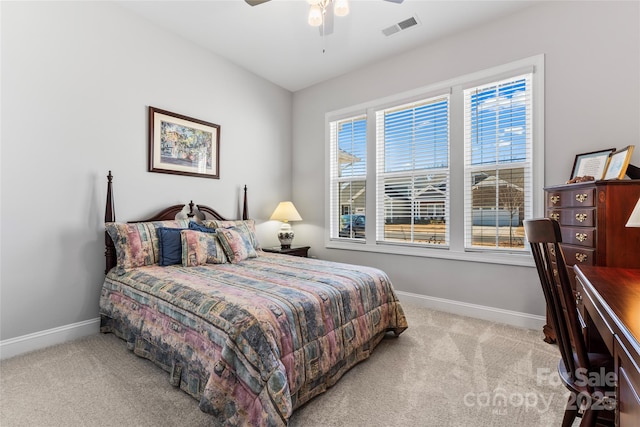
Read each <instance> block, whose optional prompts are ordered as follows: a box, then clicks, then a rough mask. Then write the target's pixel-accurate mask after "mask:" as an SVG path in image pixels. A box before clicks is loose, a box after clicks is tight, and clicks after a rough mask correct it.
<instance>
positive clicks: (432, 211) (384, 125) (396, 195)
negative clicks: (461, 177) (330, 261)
mask: <svg viewBox="0 0 640 427" xmlns="http://www.w3.org/2000/svg"><path fill="white" fill-rule="evenodd" d="M376 135H377V146H376V148H377V150H376V152H377V168H376V170H377V174H376V175H377V192H376V196H377V203H376V204H377V207H378V215H376V218H377V227H376V230H377V233H376V234H377V240H378V241H386V242H399V243H412V244H423V245H425V244H438V245H446V244H448V240H449V232H448V221H447V218H448V214H447V210H448V208H447V206H448V205H449V189H448V188H449V96H448V95H446V96H440V97H434V98H429V99H425V100H420V101H418V102H413V103H410V104H406V105H401V106H396V107H392V108H388V109H384V110H380V111H378V112H377V113H376Z"/></svg>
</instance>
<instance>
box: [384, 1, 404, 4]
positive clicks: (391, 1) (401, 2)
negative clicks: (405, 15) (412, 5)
mask: <svg viewBox="0 0 640 427" xmlns="http://www.w3.org/2000/svg"><path fill="white" fill-rule="evenodd" d="M385 1H390V2H391V3H398V4H400V3H402V2H403V1H404V0H385Z"/></svg>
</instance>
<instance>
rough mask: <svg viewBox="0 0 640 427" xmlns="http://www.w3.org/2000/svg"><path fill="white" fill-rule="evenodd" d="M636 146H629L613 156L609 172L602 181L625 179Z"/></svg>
mask: <svg viewBox="0 0 640 427" xmlns="http://www.w3.org/2000/svg"><path fill="white" fill-rule="evenodd" d="M634 147H635V145H628V146H626V147H625V148H623V149H621V150H618V151H616V152H614V153H612V154H611V156H610V157H609V163H608V164H607V170H606V172H605V173H604V177H603V178H602V179H623V178H624V176H625V174H626V173H627V167H628V166H629V161H630V160H631V154H633V148H634Z"/></svg>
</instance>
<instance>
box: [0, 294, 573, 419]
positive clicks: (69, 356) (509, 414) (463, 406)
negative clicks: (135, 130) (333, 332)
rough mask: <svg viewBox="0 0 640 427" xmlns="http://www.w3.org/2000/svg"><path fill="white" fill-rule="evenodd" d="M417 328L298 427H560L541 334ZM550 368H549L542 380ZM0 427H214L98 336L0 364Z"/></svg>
mask: <svg viewBox="0 0 640 427" xmlns="http://www.w3.org/2000/svg"><path fill="white" fill-rule="evenodd" d="M404 307H405V311H406V314H407V319H408V321H409V329H408V330H407V331H406V332H405V333H404V334H402V335H401V336H400V337H399V338H393V337H389V338H388V339H384V340H383V341H382V342H381V344H380V345H379V346H378V348H376V350H375V351H374V353H373V355H372V356H371V358H370V359H369V360H367V361H365V362H363V363H361V364H359V365H357V366H356V367H355V368H353V369H352V370H351V371H350V372H348V373H347V374H346V375H345V376H344V377H343V378H342V379H341V380H340V382H338V384H336V385H335V386H334V387H332V388H331V389H329V390H328V391H327V392H326V393H324V394H323V395H321V396H318V397H317V398H315V399H313V400H312V401H311V402H309V403H308V404H306V405H304V406H303V407H301V408H299V409H298V410H297V411H296V412H295V413H294V415H293V416H292V418H291V421H290V425H291V426H296V427H297V426H300V427H303V426H438V427H443V426H505V427H506V426H509V427H511V426H516V425H517V426H545V427H546V426H555V425H560V420H561V419H562V412H563V408H564V405H565V402H566V400H565V399H566V398H565V396H566V391H565V389H564V387H562V386H561V385H560V384H559V383H558V380H557V376H556V375H555V372H556V364H557V362H558V359H559V353H558V349H557V347H555V346H551V345H549V344H546V343H544V342H543V341H542V333H541V332H540V331H531V330H525V329H518V328H513V327H510V326H506V325H502V324H497V323H491V322H486V321H481V320H477V319H471V318H465V317H461V316H455V315H451V314H447V313H442V312H436V311H431V310H427V309H424V308H418V307H414V306H411V305H406V304H405V305H404ZM539 370H540V371H539ZM0 425H1V426H2V427H12V426H30V427H31V426H123V425H125V426H206V425H211V420H210V418H209V417H208V416H207V414H204V413H202V412H200V410H199V409H198V403H197V402H196V400H194V399H192V398H191V397H189V396H188V395H186V394H185V393H183V392H181V391H180V390H177V389H174V388H173V387H171V386H170V385H169V383H168V375H167V374H166V373H165V372H164V371H162V370H161V369H160V368H158V367H156V366H155V365H153V364H151V363H150V362H148V361H146V360H144V359H140V358H138V357H136V356H134V355H133V354H132V353H130V352H129V351H127V350H126V348H125V344H124V342H123V341H121V340H119V339H118V338H116V337H115V336H113V335H111V334H108V335H94V336H91V337H88V338H85V339H82V340H78V341H74V342H70V343H65V344H62V345H59V346H55V347H51V348H48V349H44V350H39V351H36V352H33V353H30V354H26V355H22V356H18V357H15V358H12V359H8V360H4V361H2V362H1V363H0Z"/></svg>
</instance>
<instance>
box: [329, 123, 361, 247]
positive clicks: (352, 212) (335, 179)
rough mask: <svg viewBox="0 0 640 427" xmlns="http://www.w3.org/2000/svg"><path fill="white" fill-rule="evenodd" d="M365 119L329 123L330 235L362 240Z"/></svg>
mask: <svg viewBox="0 0 640 427" xmlns="http://www.w3.org/2000/svg"><path fill="white" fill-rule="evenodd" d="M366 125H367V120H366V117H365V116H358V117H351V118H347V119H343V120H339V121H336V122H332V123H331V125H330V135H331V136H330V139H331V200H332V203H331V206H332V219H333V220H334V221H333V223H334V224H335V225H334V226H333V227H332V230H333V232H332V235H333V236H338V237H341V238H349V239H364V236H365V233H364V231H365V219H364V218H365V203H366V195H367V191H366V190H367V187H366V173H367V127H366Z"/></svg>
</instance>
